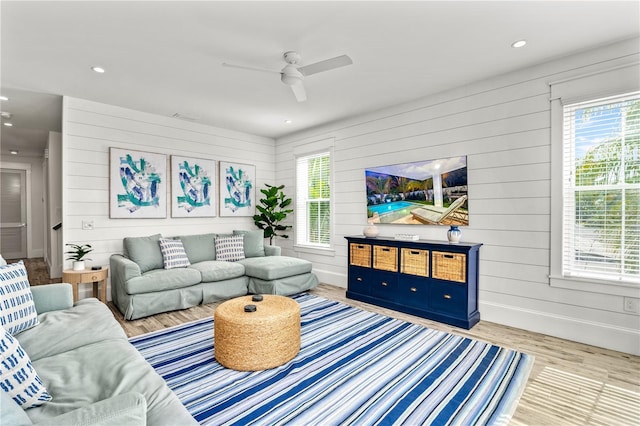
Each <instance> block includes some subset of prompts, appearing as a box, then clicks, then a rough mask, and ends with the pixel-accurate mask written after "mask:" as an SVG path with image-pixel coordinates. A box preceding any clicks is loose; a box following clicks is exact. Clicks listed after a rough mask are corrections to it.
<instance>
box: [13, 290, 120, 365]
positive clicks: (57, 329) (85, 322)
mask: <svg viewBox="0 0 640 426" xmlns="http://www.w3.org/2000/svg"><path fill="white" fill-rule="evenodd" d="M37 287H39V286H37ZM37 287H34V289H37ZM38 319H39V320H40V324H38V326H36V327H33V328H31V329H29V330H26V331H23V332H22V333H20V334H18V335H17V336H16V338H17V339H18V340H19V341H20V344H21V345H22V347H23V348H24V350H25V351H27V353H28V354H29V356H30V357H31V360H32V361H37V360H39V359H40V358H44V357H48V356H52V355H57V354H59V353H62V352H67V351H70V350H72V349H76V348H79V347H80V346H85V345H90V344H92V343H96V342H100V341H103V340H108V339H120V340H126V338H127V336H126V334H125V333H124V331H123V330H122V327H120V325H119V324H118V323H117V322H116V321H114V320H113V313H111V310H109V308H107V306H106V305H105V304H104V303H102V302H100V301H99V300H98V299H93V298H90V299H83V300H80V301H79V302H77V303H76V305H75V306H74V307H72V308H69V309H62V310H58V311H50V312H46V313H44V314H40V315H39V316H38ZM43 336H47V338H43ZM53 336H64V338H60V339H56V338H54V337H53Z"/></svg>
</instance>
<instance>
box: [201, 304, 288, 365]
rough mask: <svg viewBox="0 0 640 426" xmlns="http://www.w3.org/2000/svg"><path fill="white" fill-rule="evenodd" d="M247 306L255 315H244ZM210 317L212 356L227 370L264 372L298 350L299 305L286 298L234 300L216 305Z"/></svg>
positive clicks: (286, 360)
mask: <svg viewBox="0 0 640 426" xmlns="http://www.w3.org/2000/svg"><path fill="white" fill-rule="evenodd" d="M247 305H254V306H255V307H256V310H255V312H245V306H247ZM213 318H214V321H213V327H214V352H215V357H216V360H217V361H218V362H219V363H220V364H222V365H223V366H225V367H227V368H231V369H233V370H239V371H258V370H268V369H270V368H274V367H277V366H279V365H282V364H285V363H286V362H288V361H290V360H292V359H293V358H294V357H295V356H296V355H297V354H298V352H299V351H300V305H298V302H296V301H294V300H292V299H290V298H288V297H283V296H275V295H264V296H263V300H262V301H255V302H254V301H252V296H244V297H237V298H235V299H231V300H227V301H226V302H224V303H222V304H220V306H218V307H217V308H216V310H215V312H214V314H213Z"/></svg>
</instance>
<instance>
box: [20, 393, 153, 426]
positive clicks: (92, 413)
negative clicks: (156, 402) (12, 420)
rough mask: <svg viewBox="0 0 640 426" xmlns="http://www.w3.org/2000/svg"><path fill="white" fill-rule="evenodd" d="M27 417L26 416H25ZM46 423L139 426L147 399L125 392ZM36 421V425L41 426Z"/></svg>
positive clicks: (143, 421) (137, 394) (142, 422)
mask: <svg viewBox="0 0 640 426" xmlns="http://www.w3.org/2000/svg"><path fill="white" fill-rule="evenodd" d="M27 419H28V417H27ZM45 423H46V424H48V425H87V426H89V425H91V426H140V425H146V424H147V401H146V400H145V398H144V395H142V394H140V393H138V392H127V393H123V394H121V395H116V396H113V397H111V398H107V399H103V400H102V401H98V402H96V403H93V404H89V405H86V406H84V407H81V408H78V409H76V410H73V411H70V412H68V413H65V414H61V415H59V416H56V417H54V418H52V419H48V420H47V421H46V422H45ZM41 425H42V423H38V424H37V425H36V426H41Z"/></svg>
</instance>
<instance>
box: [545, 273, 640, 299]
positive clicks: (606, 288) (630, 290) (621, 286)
mask: <svg viewBox="0 0 640 426" xmlns="http://www.w3.org/2000/svg"><path fill="white" fill-rule="evenodd" d="M549 285H550V286H551V287H558V288H566V289H570V290H579V291H588V292H590V293H602V294H613V295H617V296H625V297H638V296H640V294H638V293H639V292H640V285H638V284H634V283H627V282H618V281H605V280H595V279H589V278H568V277H562V276H558V275H550V276H549Z"/></svg>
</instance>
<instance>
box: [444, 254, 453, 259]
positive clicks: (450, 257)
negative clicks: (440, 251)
mask: <svg viewBox="0 0 640 426" xmlns="http://www.w3.org/2000/svg"><path fill="white" fill-rule="evenodd" d="M444 257H445V258H446V259H453V258H454V257H455V256H454V255H452V254H445V255H444Z"/></svg>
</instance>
